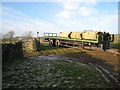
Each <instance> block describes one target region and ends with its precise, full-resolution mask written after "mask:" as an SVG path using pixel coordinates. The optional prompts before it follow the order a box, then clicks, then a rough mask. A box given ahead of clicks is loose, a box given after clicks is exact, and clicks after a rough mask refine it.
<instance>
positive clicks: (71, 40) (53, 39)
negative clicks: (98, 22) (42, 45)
mask: <svg viewBox="0 0 120 90" xmlns="http://www.w3.org/2000/svg"><path fill="white" fill-rule="evenodd" d="M44 39H45V41H48V42H49V44H50V45H52V46H57V47H59V46H61V45H62V46H73V47H74V46H81V47H82V48H83V49H84V47H85V46H89V47H90V49H91V46H97V47H101V49H102V50H104V51H106V49H109V48H110V42H113V41H114V35H113V34H109V33H106V32H100V31H85V30H84V31H83V32H60V33H59V35H57V33H44Z"/></svg>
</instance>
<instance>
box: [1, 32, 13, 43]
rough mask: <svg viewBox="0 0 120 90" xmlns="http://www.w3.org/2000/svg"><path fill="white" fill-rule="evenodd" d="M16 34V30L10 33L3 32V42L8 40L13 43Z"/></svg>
mask: <svg viewBox="0 0 120 90" xmlns="http://www.w3.org/2000/svg"><path fill="white" fill-rule="evenodd" d="M14 35H15V33H14V31H9V32H8V33H5V34H2V41H3V42H6V41H8V42H10V43H12V42H13V38H14Z"/></svg>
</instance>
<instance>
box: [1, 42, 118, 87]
mask: <svg viewBox="0 0 120 90" xmlns="http://www.w3.org/2000/svg"><path fill="white" fill-rule="evenodd" d="M118 56H119V55H115V54H114V53H112V52H104V51H100V50H99V49H95V48H92V50H89V48H85V49H84V50H83V49H81V48H80V47H75V48H72V47H71V48H67V47H52V46H49V45H48V44H42V45H41V46H40V47H39V50H38V51H37V52H33V53H31V54H30V55H29V57H28V58H27V59H25V60H19V61H17V62H15V63H14V64H13V65H4V66H3V88H38V87H40V88H118V87H120V81H119V75H118V73H117V72H118Z"/></svg>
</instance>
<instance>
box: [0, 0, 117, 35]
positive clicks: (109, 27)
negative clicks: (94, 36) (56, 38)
mask: <svg viewBox="0 0 120 90" xmlns="http://www.w3.org/2000/svg"><path fill="white" fill-rule="evenodd" d="M81 1H82V0H54V2H2V4H1V5H0V8H1V9H0V11H1V12H2V14H0V16H2V25H1V26H2V27H1V29H2V33H6V32H8V31H11V30H13V31H14V32H15V34H16V35H19V36H20V35H23V34H24V32H26V31H32V32H33V35H34V36H36V32H37V31H38V32H40V35H43V33H44V32H57V33H59V32H62V31H84V30H95V31H106V32H110V33H118V2H117V1H116V2H100V1H99V2H98V1H97V0H89V1H92V2H81Z"/></svg>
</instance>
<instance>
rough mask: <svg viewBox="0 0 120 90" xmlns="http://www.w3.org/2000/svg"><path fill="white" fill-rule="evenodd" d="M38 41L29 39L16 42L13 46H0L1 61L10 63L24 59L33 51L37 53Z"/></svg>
mask: <svg viewBox="0 0 120 90" xmlns="http://www.w3.org/2000/svg"><path fill="white" fill-rule="evenodd" d="M39 45H40V40H37V39H29V40H23V41H18V42H16V43H15V44H2V61H3V63H4V62H11V61H14V60H17V59H20V58H22V57H26V56H27V55H29V54H30V53H32V52H33V51H37V49H38V46H39Z"/></svg>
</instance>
